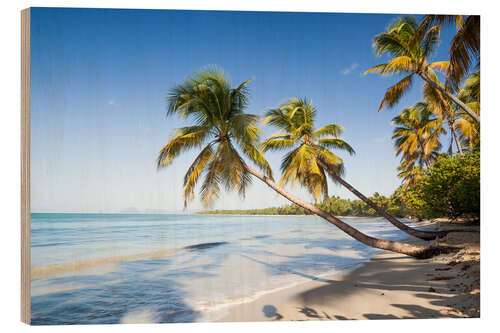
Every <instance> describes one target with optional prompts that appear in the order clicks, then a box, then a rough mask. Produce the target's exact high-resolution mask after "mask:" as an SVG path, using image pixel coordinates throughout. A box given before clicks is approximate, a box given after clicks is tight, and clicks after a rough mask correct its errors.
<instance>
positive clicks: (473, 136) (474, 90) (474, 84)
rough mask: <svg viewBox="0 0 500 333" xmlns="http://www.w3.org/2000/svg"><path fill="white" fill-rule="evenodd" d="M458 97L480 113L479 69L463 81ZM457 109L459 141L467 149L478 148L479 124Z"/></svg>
mask: <svg viewBox="0 0 500 333" xmlns="http://www.w3.org/2000/svg"><path fill="white" fill-rule="evenodd" d="M458 97H459V98H460V99H461V100H462V101H463V102H464V103H466V104H467V105H468V106H469V107H470V108H471V109H473V110H474V111H475V112H476V113H477V114H480V71H479V70H478V71H475V72H473V73H472V74H471V75H470V76H469V77H468V78H467V79H466V80H465V82H464V86H463V88H462V89H460V91H459V94H458ZM460 111H461V110H457V112H458V116H459V118H458V119H457V121H456V127H457V130H458V132H459V133H460V141H461V142H462V143H463V145H464V146H465V147H466V148H467V149H468V150H469V151H475V150H477V149H479V145H480V140H479V126H478V125H477V124H476V123H475V122H474V120H473V119H471V117H470V116H469V115H468V114H466V113H464V112H460Z"/></svg>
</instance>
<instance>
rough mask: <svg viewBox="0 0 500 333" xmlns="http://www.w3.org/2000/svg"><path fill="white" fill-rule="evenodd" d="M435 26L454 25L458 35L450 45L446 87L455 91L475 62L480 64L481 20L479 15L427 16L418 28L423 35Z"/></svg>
mask: <svg viewBox="0 0 500 333" xmlns="http://www.w3.org/2000/svg"><path fill="white" fill-rule="evenodd" d="M434 24H439V25H443V24H448V25H451V24H454V25H455V27H456V30H457V33H456V34H455V36H454V37H453V39H452V41H451V45H450V51H449V55H450V67H449V70H448V72H447V75H446V83H447V84H446V85H447V86H449V87H452V88H453V89H454V90H456V88H457V87H458V86H459V84H460V82H462V79H463V77H464V76H465V74H466V73H467V72H468V71H469V69H470V67H471V66H472V65H473V63H474V62H476V63H477V64H479V56H480V44H481V43H480V37H481V36H480V30H481V29H480V18H479V16H477V15H468V16H464V15H425V16H424V17H423V19H422V23H421V24H420V27H419V28H418V34H423V33H424V32H425V31H426V30H427V29H429V27H431V26H433V25H434Z"/></svg>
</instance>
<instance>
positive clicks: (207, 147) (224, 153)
mask: <svg viewBox="0 0 500 333" xmlns="http://www.w3.org/2000/svg"><path fill="white" fill-rule="evenodd" d="M248 83H249V80H247V81H245V82H243V83H242V84H240V85H239V86H237V87H236V88H231V85H230V82H229V81H228V79H227V78H226V77H225V76H224V73H223V72H222V71H221V70H219V69H217V68H210V69H208V70H206V71H202V72H199V73H197V74H195V75H193V76H192V77H190V78H188V79H187V80H186V81H185V82H184V83H183V84H180V85H178V86H176V87H174V88H173V89H171V90H170V92H169V95H168V98H167V103H168V111H167V116H170V115H174V114H177V115H178V116H179V117H180V118H182V119H189V120H190V121H192V122H193V123H194V124H193V125H192V126H187V127H181V128H178V129H176V130H175V132H174V135H173V137H172V138H171V139H170V141H169V142H167V144H166V145H165V146H163V147H162V148H161V150H160V153H159V155H158V159H157V165H158V167H159V168H162V167H166V166H168V165H170V164H171V163H172V162H173V161H174V159H175V158H176V157H178V156H179V155H180V154H181V153H183V152H185V151H187V150H189V149H192V148H198V149H199V148H202V147H203V149H202V150H201V152H200V153H199V154H198V156H197V157H196V158H195V159H194V161H193V163H192V164H191V166H190V167H189V168H188V170H187V172H186V174H185V176H184V193H183V196H184V205H185V206H186V205H187V204H188V203H189V202H190V201H191V200H192V199H193V198H194V190H195V187H196V184H197V182H198V180H199V178H200V177H203V183H202V185H201V189H200V196H201V199H202V203H203V204H204V206H211V205H212V204H213V202H214V200H215V199H217V198H218V197H219V193H220V187H221V186H224V187H225V189H226V190H237V191H238V192H239V194H240V195H242V196H244V195H245V190H246V188H247V186H248V185H249V184H250V182H251V177H250V174H249V173H248V171H247V169H246V167H245V166H246V165H245V161H244V160H243V158H242V156H241V155H240V152H241V153H243V155H244V156H246V157H247V158H249V159H250V160H251V161H252V162H253V163H255V164H256V165H257V166H258V167H259V168H260V169H261V170H263V172H264V173H265V174H266V175H267V176H268V177H272V173H271V168H270V166H269V164H268V163H267V161H266V160H265V158H264V157H263V155H262V154H261V152H260V151H259V150H258V149H257V147H256V145H257V142H258V139H259V129H258V128H257V120H258V117H257V116H256V115H253V114H247V113H245V112H244V111H245V109H246V107H247V103H248V99H249V91H248V88H247V85H248Z"/></svg>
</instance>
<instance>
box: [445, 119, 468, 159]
mask: <svg viewBox="0 0 500 333" xmlns="http://www.w3.org/2000/svg"><path fill="white" fill-rule="evenodd" d="M448 126H450V130H451V134H452V135H453V138H454V139H455V143H456V145H457V149H458V152H459V153H460V156H464V152H463V151H462V145H461V144H460V140H458V135H457V131H456V129H455V125H454V124H453V123H452V122H450V123H449V124H448Z"/></svg>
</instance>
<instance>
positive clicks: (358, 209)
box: [196, 191, 411, 217]
mask: <svg viewBox="0 0 500 333" xmlns="http://www.w3.org/2000/svg"><path fill="white" fill-rule="evenodd" d="M398 194H399V191H396V192H395V193H394V194H393V195H391V196H390V197H386V196H383V195H380V194H379V193H377V192H375V193H374V194H373V196H372V197H370V199H371V200H372V201H373V202H375V203H376V204H377V205H379V206H380V207H382V208H383V209H384V210H386V211H389V212H390V214H392V215H393V216H397V217H406V216H409V215H411V213H410V212H409V211H408V209H407V208H406V206H405V205H404V204H403V203H402V202H401V200H400V198H399V195H398ZM315 206H316V207H318V208H320V209H322V210H324V211H326V212H328V213H330V214H333V215H336V216H360V217H373V216H378V214H377V212H376V211H375V210H374V209H373V208H370V207H369V206H368V205H367V204H365V203H364V202H363V201H361V200H350V199H342V198H340V197H338V196H332V197H329V198H326V199H325V200H323V201H322V202H320V203H316V204H315ZM196 214H202V215H312V213H311V212H310V211H308V210H307V209H304V208H302V207H300V206H297V205H295V204H291V205H284V206H280V207H268V208H260V209H216V210H205V211H201V212H197V213H196Z"/></svg>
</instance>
